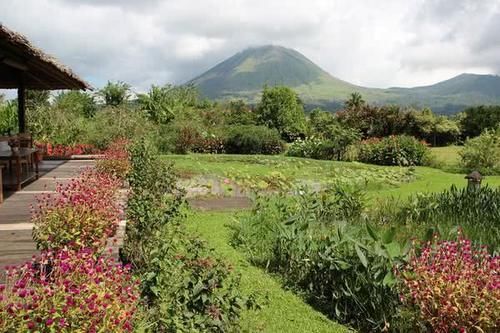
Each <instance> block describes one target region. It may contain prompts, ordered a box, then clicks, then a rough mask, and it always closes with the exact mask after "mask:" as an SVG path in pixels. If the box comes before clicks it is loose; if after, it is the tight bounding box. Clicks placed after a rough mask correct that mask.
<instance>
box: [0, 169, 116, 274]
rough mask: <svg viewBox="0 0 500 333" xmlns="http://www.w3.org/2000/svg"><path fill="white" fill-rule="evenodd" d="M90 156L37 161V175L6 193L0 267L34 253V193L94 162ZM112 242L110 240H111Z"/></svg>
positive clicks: (45, 190)
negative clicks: (35, 178) (18, 189)
mask: <svg viewBox="0 0 500 333" xmlns="http://www.w3.org/2000/svg"><path fill="white" fill-rule="evenodd" d="M94 163H95V162H94V161H92V160H69V161H43V162H42V163H40V178H39V179H37V180H36V181H34V182H32V183H31V184H29V185H27V186H26V187H24V188H23V189H22V190H21V191H18V192H12V193H6V198H5V201H4V202H3V204H1V205H0V271H3V269H2V268H3V267H4V266H6V265H12V264H21V263H23V262H25V261H27V260H30V259H31V257H32V256H33V255H34V254H36V253H37V250H36V247H35V243H34V242H33V240H32V238H31V230H32V228H33V224H32V223H30V217H31V206H32V205H34V204H35V203H36V196H37V195H40V194H43V193H52V192H54V190H55V188H56V184H57V183H65V182H68V181H70V180H71V178H72V177H75V176H76V175H78V173H79V172H80V171H81V170H82V169H84V168H87V167H90V166H93V165H94ZM123 229H124V226H123V225H121V226H120V229H119V231H118V235H117V239H118V243H117V244H115V245H113V246H112V247H113V251H114V252H117V247H118V245H119V244H120V240H121V239H122V235H123ZM110 246H111V244H110Z"/></svg>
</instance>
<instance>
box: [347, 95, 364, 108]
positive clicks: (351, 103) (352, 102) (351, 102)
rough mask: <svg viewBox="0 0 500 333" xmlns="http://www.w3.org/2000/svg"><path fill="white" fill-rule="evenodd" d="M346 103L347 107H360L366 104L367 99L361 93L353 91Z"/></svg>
mask: <svg viewBox="0 0 500 333" xmlns="http://www.w3.org/2000/svg"><path fill="white" fill-rule="evenodd" d="M344 104H345V108H346V109H359V108H361V107H362V106H364V105H365V100H364V99H363V96H361V94H360V93H358V92H353V93H352V94H351V95H350V96H349V99H348V100H347V101H345V103H344Z"/></svg>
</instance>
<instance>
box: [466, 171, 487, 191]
mask: <svg viewBox="0 0 500 333" xmlns="http://www.w3.org/2000/svg"><path fill="white" fill-rule="evenodd" d="M465 179H467V189H469V190H479V189H480V188H481V181H482V180H483V176H482V175H481V174H480V173H479V172H478V171H472V172H471V173H469V174H468V175H467V176H465Z"/></svg>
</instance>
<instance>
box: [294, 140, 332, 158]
mask: <svg viewBox="0 0 500 333" xmlns="http://www.w3.org/2000/svg"><path fill="white" fill-rule="evenodd" d="M323 143H324V140H322V139H319V138H315V137H309V138H306V139H304V140H302V139H298V140H296V141H294V142H293V143H292V144H290V146H289V147H288V150H287V152H286V154H287V155H288V156H295V157H305V158H315V159H321V158H320V154H319V151H320V148H321V145H322V144H323Z"/></svg>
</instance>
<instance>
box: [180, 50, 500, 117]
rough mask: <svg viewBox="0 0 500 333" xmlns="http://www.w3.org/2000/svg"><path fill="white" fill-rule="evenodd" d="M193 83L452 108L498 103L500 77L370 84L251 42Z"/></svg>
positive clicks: (317, 102)
mask: <svg viewBox="0 0 500 333" xmlns="http://www.w3.org/2000/svg"><path fill="white" fill-rule="evenodd" d="M189 83H191V84H194V85H195V86H197V87H198V89H199V90H200V92H201V93H202V95H204V96H205V97H208V98H212V99H219V100H221V99H240V98H241V99H244V100H246V101H248V102H250V103H256V102H257V101H258V99H259V97H260V93H261V91H262V87H263V86H264V85H266V84H267V85H269V86H274V85H286V86H289V87H291V88H293V89H294V90H295V91H296V92H297V93H298V94H299V95H300V97H301V99H302V100H303V101H304V103H305V104H306V105H308V106H309V107H314V106H322V107H325V108H328V109H338V108H339V107H340V106H341V105H342V103H343V101H345V100H346V99H347V98H348V97H349V95H350V94H351V93H352V92H359V93H361V94H362V95H363V98H364V99H365V100H366V101H368V102H370V103H375V104H389V103H391V104H400V105H413V106H417V107H430V108H432V109H433V110H434V111H436V112H441V113H453V112H457V111H459V110H461V109H463V108H464V107H466V106H469V105H477V104H500V77H498V76H494V75H477V74H461V75H459V76H457V77H454V78H452V79H449V80H446V81H443V82H439V83H437V84H434V85H430V86H423V87H415V88H397V87H394V88H388V89H378V88H366V87H361V86H357V85H354V84H351V83H349V82H346V81H343V80H341V79H338V78H336V77H334V76H332V75H330V74H329V73H327V72H326V71H324V70H323V69H321V68H320V67H319V66H317V65H316V64H314V63H313V62H312V61H311V60H309V59H307V58H306V57H305V56H304V55H302V54H301V53H299V52H297V51H295V50H292V49H288V48H285V47H281V46H274V45H268V46H262V47H256V48H249V49H246V50H244V51H242V52H239V53H237V54H235V55H233V56H232V57H230V58H228V59H226V60H224V61H223V62H221V63H219V64H218V65H216V66H215V67H213V68H211V69H209V70H208V71H207V72H205V73H203V74H201V75H200V76H198V77H196V78H194V79H192V80H190V81H189Z"/></svg>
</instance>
